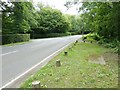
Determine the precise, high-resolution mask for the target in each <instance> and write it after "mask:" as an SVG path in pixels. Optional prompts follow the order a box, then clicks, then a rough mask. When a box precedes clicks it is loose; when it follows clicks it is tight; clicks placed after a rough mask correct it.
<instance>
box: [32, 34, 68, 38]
mask: <svg viewBox="0 0 120 90" xmlns="http://www.w3.org/2000/svg"><path fill="white" fill-rule="evenodd" d="M68 35H70V33H49V34H34V36H31V38H32V37H34V38H35V39H37V38H50V37H62V36H68Z"/></svg>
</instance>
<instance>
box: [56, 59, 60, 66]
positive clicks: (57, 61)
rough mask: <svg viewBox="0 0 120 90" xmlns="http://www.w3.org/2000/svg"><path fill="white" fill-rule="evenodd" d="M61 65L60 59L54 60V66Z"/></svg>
mask: <svg viewBox="0 0 120 90" xmlns="http://www.w3.org/2000/svg"><path fill="white" fill-rule="evenodd" d="M60 66H61V63H60V60H59V59H58V60H56V67H60Z"/></svg>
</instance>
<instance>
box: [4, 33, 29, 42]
mask: <svg viewBox="0 0 120 90" xmlns="http://www.w3.org/2000/svg"><path fill="white" fill-rule="evenodd" d="M29 40H30V34H6V35H2V44H9V43H16V42H25V41H29Z"/></svg>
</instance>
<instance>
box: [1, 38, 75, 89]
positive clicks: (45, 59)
mask: <svg viewBox="0 0 120 90" xmlns="http://www.w3.org/2000/svg"><path fill="white" fill-rule="evenodd" d="M76 40H77V39H76ZM71 43H73V42H70V43H68V44H67V45H65V46H64V47H62V48H60V49H59V50H57V51H56V52H54V53H52V54H51V55H49V56H48V57H46V58H45V59H43V60H42V61H41V62H39V63H38V64H36V65H34V66H33V67H31V68H30V69H28V70H27V71H25V72H24V73H22V74H21V75H19V76H18V77H16V78H15V79H13V80H11V81H10V82H9V83H7V84H5V85H4V86H2V87H1V88H0V90H2V88H5V87H7V86H8V85H10V84H12V83H13V82H14V81H16V80H17V79H19V78H20V77H22V76H24V75H25V74H27V73H28V72H29V71H31V70H33V69H34V68H36V67H37V66H39V65H40V64H41V63H42V62H44V61H46V60H47V59H48V58H50V57H51V56H53V55H55V54H56V53H58V52H59V51H61V50H64V49H65V48H66V47H67V46H69V45H70V44H71Z"/></svg>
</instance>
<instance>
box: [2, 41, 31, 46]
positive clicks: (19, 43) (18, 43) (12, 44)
mask: <svg viewBox="0 0 120 90" xmlns="http://www.w3.org/2000/svg"><path fill="white" fill-rule="evenodd" d="M29 42H31V41H26V42H17V43H10V44H4V45H2V46H14V45H21V44H26V43H29Z"/></svg>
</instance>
